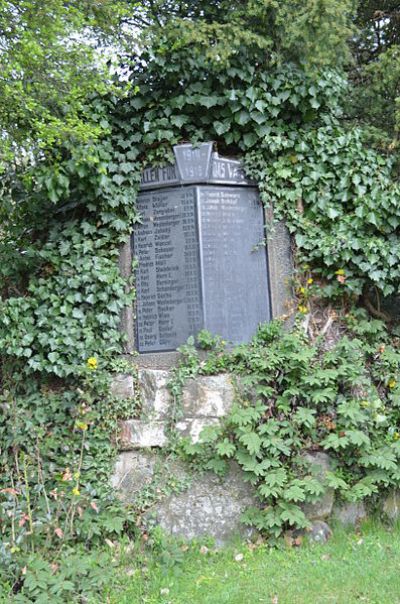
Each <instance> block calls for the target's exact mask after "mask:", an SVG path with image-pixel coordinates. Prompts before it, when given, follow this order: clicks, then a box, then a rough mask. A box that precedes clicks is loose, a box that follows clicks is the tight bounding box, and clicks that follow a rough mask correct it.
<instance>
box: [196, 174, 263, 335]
mask: <svg viewBox="0 0 400 604" xmlns="http://www.w3.org/2000/svg"><path fill="white" fill-rule="evenodd" d="M198 203H199V205H198V207H199V213H200V246H201V248H200V254H201V262H202V275H203V283H202V285H203V309H204V325H205V328H206V329H208V330H209V331H211V333H216V334H219V335H221V336H223V338H224V339H226V340H228V341H229V342H232V343H234V344H239V343H241V342H248V341H249V340H250V339H251V337H252V336H253V335H254V333H255V332H256V330H257V326H258V324H259V323H260V322H262V321H267V320H269V319H270V304H269V290H268V279H267V258H266V249H265V247H264V246H263V245H260V244H261V243H262V241H263V239H264V221H263V211H262V208H261V204H260V200H259V196H258V192H257V190H256V189H254V188H242V187H240V188H239V187H227V186H226V187H217V186H206V187H199V202H198Z"/></svg>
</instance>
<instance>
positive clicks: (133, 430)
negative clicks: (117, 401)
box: [119, 419, 168, 451]
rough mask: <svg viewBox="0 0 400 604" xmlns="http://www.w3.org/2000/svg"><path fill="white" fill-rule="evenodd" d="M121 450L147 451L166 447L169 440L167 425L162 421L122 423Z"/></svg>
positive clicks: (135, 420) (128, 421)
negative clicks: (147, 449) (150, 448)
mask: <svg viewBox="0 0 400 604" xmlns="http://www.w3.org/2000/svg"><path fill="white" fill-rule="evenodd" d="M119 437H120V449H121V450H122V451H129V450H130V449H146V448H148V447H165V445H166V444H167V442H168V438H167V436H166V433H165V423H164V422H162V421H153V422H146V421H142V420H138V419H130V420H126V421H123V422H121V423H120V435H119Z"/></svg>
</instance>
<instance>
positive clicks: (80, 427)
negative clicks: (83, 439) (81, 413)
mask: <svg viewBox="0 0 400 604" xmlns="http://www.w3.org/2000/svg"><path fill="white" fill-rule="evenodd" d="M75 427H76V428H78V430H82V431H83V432H86V430H87V429H88V425H87V423H86V422H79V421H78V422H75Z"/></svg>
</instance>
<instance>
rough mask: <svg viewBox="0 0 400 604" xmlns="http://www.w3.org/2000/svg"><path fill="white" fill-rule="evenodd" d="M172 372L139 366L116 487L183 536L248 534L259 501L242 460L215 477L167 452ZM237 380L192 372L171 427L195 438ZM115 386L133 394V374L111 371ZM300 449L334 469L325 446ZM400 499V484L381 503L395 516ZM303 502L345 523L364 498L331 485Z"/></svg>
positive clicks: (227, 403) (313, 467)
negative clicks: (248, 518)
mask: <svg viewBox="0 0 400 604" xmlns="http://www.w3.org/2000/svg"><path fill="white" fill-rule="evenodd" d="M169 379H170V374H169V372H168V371H166V370H160V369H143V368H141V369H139V372H138V381H137V384H138V387H139V389H140V398H141V414H140V416H139V417H136V418H132V419H131V420H127V421H124V422H121V429H120V434H119V439H118V443H119V448H120V454H119V456H118V458H117V462H116V466H115V470H114V474H113V476H112V479H111V482H112V485H113V487H114V488H115V489H116V490H117V491H118V494H119V497H120V498H121V499H122V500H123V501H124V502H126V503H130V504H137V505H138V507H140V508H141V509H146V513H145V522H146V523H147V525H152V524H153V523H156V524H158V525H160V526H161V527H162V528H163V529H164V530H165V531H166V532H167V533H170V534H172V535H175V536H178V537H182V538H186V539H193V538H201V537H206V536H208V537H212V538H214V539H215V542H216V543H217V544H223V543H225V542H226V541H228V540H229V539H231V538H232V537H233V536H234V535H235V534H241V535H243V536H249V535H250V534H251V531H250V530H249V529H248V528H246V527H245V526H244V525H243V524H242V522H241V516H242V513H243V512H244V511H245V509H246V508H248V507H250V506H258V505H260V502H259V501H258V500H257V497H256V492H255V489H254V487H252V485H250V484H249V483H248V482H246V481H244V479H243V474H242V472H241V470H240V467H239V466H238V465H237V464H235V463H233V462H231V464H230V467H229V472H228V473H227V475H226V476H224V477H223V478H219V477H218V476H216V475H215V474H214V473H211V472H199V471H198V470H196V469H194V468H193V467H191V466H189V465H187V464H185V463H184V462H182V461H180V460H177V459H176V458H172V457H171V456H170V455H168V449H167V448H166V447H167V445H168V422H169V417H170V413H171V410H172V406H173V405H174V401H173V400H172V397H171V394H170V392H169V390H168V387H167V384H168V381H169ZM241 388H242V386H241V384H240V383H235V384H234V383H233V382H232V378H231V377H230V376H229V375H227V374H221V375H217V376H199V377H197V378H195V379H191V380H189V381H188V382H187V383H186V385H185V386H184V389H183V393H182V400H181V402H180V405H181V409H180V411H181V417H180V419H179V421H178V422H177V423H176V425H175V429H176V430H177V431H178V432H180V433H181V434H182V435H184V436H188V437H190V438H191V439H192V441H193V442H196V441H197V440H198V439H199V436H200V433H201V430H202V429H203V428H204V427H205V426H209V425H213V424H217V423H218V422H220V421H221V419H222V418H223V417H224V416H226V415H227V414H228V413H229V411H230V410H231V408H232V405H233V403H234V399H235V396H236V393H237V392H238V391H241ZM112 391H113V393H114V394H115V395H116V396H120V397H122V398H130V397H133V396H134V392H133V381H132V380H131V379H129V377H128V376H123V375H119V376H116V379H115V382H114V384H113V387H112ZM303 456H304V458H305V459H306V461H307V462H308V463H309V466H310V471H311V472H312V473H313V474H314V475H315V476H316V477H318V478H321V479H323V477H324V475H325V474H326V472H328V471H330V470H332V469H333V464H332V460H331V458H330V457H329V456H328V455H327V454H326V453H324V452H315V451H305V452H304V454H303ZM399 501H400V499H399V493H398V492H395V491H394V492H393V493H390V494H389V496H388V497H387V498H386V500H385V504H384V512H385V514H386V516H387V517H389V518H391V519H395V518H397V517H398V515H399V510H400V503H399ZM303 509H304V512H305V514H306V516H307V517H308V518H309V519H310V520H311V521H312V522H313V523H314V524H315V523H316V522H318V521H320V522H325V521H327V520H328V521H330V519H331V518H332V519H333V520H335V521H336V522H340V523H341V524H344V525H356V524H358V523H359V522H361V521H362V520H364V519H365V518H366V510H365V506H364V504H363V503H357V504H355V503H345V502H342V503H339V502H337V501H336V502H335V495H334V492H333V490H329V489H328V490H327V492H326V494H325V496H324V497H323V498H322V499H321V501H320V502H318V503H317V504H314V505H305V506H304V507H303ZM313 526H314V525H313Z"/></svg>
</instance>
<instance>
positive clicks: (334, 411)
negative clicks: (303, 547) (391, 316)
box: [181, 323, 400, 536]
mask: <svg viewBox="0 0 400 604" xmlns="http://www.w3.org/2000/svg"><path fill="white" fill-rule="evenodd" d="M381 328H383V324H381ZM358 335H359V336H360V335H361V333H360V331H359V333H358ZM382 338H383V340H384V341H382ZM387 340H388V338H387V334H386V335H385V332H384V330H383V331H381V332H380V333H379V336H378V337H377V338H375V339H374V340H373V342H371V343H370V344H369V345H366V344H365V343H364V342H363V341H362V340H361V339H359V337H356V336H355V334H352V333H351V332H349V333H348V335H347V336H344V337H343V338H342V339H340V340H339V341H338V342H337V343H336V344H335V346H334V347H333V348H331V349H329V350H326V349H324V347H323V341H321V342H319V343H318V342H316V343H315V344H314V345H313V344H311V343H310V342H309V341H308V340H307V339H306V338H305V336H304V333H303V332H302V330H301V329H297V330H294V331H293V332H292V333H287V332H286V333H285V332H284V331H283V330H282V328H281V326H280V325H279V323H272V324H269V325H266V326H263V327H261V328H260V331H259V333H258V335H256V336H255V338H254V340H253V341H252V343H251V344H250V345H249V346H239V347H237V348H235V349H233V350H232V351H231V352H225V353H224V352H221V351H219V352H218V353H217V355H218V356H219V358H220V359H221V358H222V359H223V360H222V361H220V362H219V363H213V362H212V360H211V362H207V361H206V362H204V361H201V360H200V358H199V357H198V356H197V353H196V351H195V349H192V350H191V351H188V350H187V349H186V354H188V352H190V355H189V358H190V361H189V363H190V365H191V366H192V367H193V366H194V362H195V359H196V358H197V367H198V373H200V374H204V373H207V374H208V373H213V372H215V371H217V372H218V371H220V370H221V363H223V365H224V367H225V370H228V371H231V372H232V373H233V374H234V376H236V381H237V406H236V407H235V408H234V409H233V410H232V412H231V414H230V416H229V417H228V418H227V419H226V421H225V423H224V425H222V426H220V427H216V428H214V427H212V428H207V429H205V430H204V432H203V434H202V435H201V441H200V443H198V444H195V445H193V444H191V443H190V442H188V441H185V440H184V441H183V443H182V444H181V450H182V452H183V453H184V455H185V456H186V457H188V458H190V459H193V460H195V461H196V463H200V464H202V465H203V467H205V468H208V469H213V470H214V471H215V470H217V471H219V472H222V471H224V467H225V468H226V462H227V460H229V459H234V460H236V461H237V462H238V463H239V465H240V466H241V468H242V469H243V472H244V476H245V478H246V480H248V481H250V482H251V483H252V484H253V485H255V486H256V488H257V492H258V495H259V497H260V499H261V502H262V505H261V506H260V508H254V509H250V510H248V511H247V512H246V514H245V516H244V520H245V521H246V522H248V523H249V524H252V525H254V526H256V527H257V528H258V529H260V530H263V531H265V532H266V533H268V534H269V535H273V536H278V535H279V534H280V533H281V531H282V530H283V529H284V528H285V527H286V526H294V527H298V528H302V527H305V526H307V524H308V521H307V519H306V516H305V514H304V507H303V506H304V505H305V504H306V503H315V502H316V501H318V500H319V499H320V498H321V497H322V496H323V495H324V493H325V491H326V489H327V488H333V489H335V490H336V491H338V493H339V494H340V495H341V496H342V497H343V498H344V499H346V500H348V501H359V500H361V499H364V498H368V497H371V496H372V495H373V494H375V493H377V492H378V491H379V490H380V489H382V488H387V487H389V486H395V487H397V486H398V485H399V479H400V475H399V471H398V467H399V455H400V447H399V442H400V441H399V438H400V435H399V432H398V426H399V420H400V416H399V408H400V407H399V400H400V399H399V394H398V379H399V370H400V351H399V349H398V343H397V344H395V345H393V344H388V343H387V344H385V342H387ZM212 354H213V353H210V355H211V359H212ZM214 359H215V357H214ZM387 359H390V361H389V364H388V365H387V367H386V369H384V367H385V365H386V363H387ZM183 366H185V363H184V362H183ZM305 451H309V452H311V458H310V457H307V455H304V453H305ZM313 451H325V452H328V453H329V455H330V456H331V458H332V463H333V467H332V469H331V471H330V472H322V474H321V470H320V469H319V468H318V467H315V466H313V463H312V452H313Z"/></svg>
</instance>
